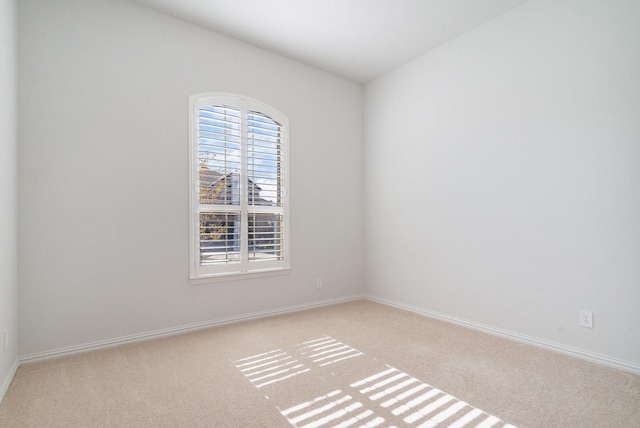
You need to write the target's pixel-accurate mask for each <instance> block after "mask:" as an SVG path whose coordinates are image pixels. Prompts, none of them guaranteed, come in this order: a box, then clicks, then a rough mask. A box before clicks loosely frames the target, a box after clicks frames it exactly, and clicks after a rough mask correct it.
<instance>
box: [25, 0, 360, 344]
mask: <svg viewBox="0 0 640 428" xmlns="http://www.w3.org/2000/svg"><path fill="white" fill-rule="evenodd" d="M19 36H20V38H19V40H20V46H19V47H20V87H19V89H20V95H19V100H20V121H19V136H20V153H19V173H20V187H19V191H20V202H19V214H20V224H19V233H20V248H19V256H20V262H19V279H20V307H19V309H20V315H19V317H20V318H19V321H20V355H30V354H34V353H39V352H45V351H50V350H55V349H60V348H63V347H68V346H74V345H81V344H86V343H90V342H93V341H99V340H105V339H111V338H118V337H122V336H125V335H130V334H139V333H144V332H149V331H154V330H160V329H167V328H172V327H176V326H182V325H188V324H191V323H198V322H205V321H209V320H217V319H220V318H224V317H229V316H235V315H239V314H248V313H252V312H256V311H265V310H271V309H277V308H283V307H288V306H295V305H301V304H307V303H310V302H317V301H322V300H325V299H336V298H341V297H345V296H350V295H353V294H357V293H360V292H361V287H362V264H363V261H362V256H361V255H360V253H361V251H360V250H361V248H362V200H363V199H362V198H363V197H362V176H363V174H362V87H361V85H358V84H356V83H353V82H350V81H348V80H345V79H342V78H339V77H336V76H334V75H331V74H328V73H325V72H322V71H319V70H316V69H314V68H311V67H308V66H306V65H303V64H301V63H298V62H295V61H292V60H289V59H286V58H283V57H280V56H277V55H275V54H272V53H269V52H267V51H264V50H261V49H257V48H255V47H252V46H249V45H245V44H242V43H240V42H237V41H234V40H232V39H230V38H226V37H223V36H221V35H217V34H215V33H212V32H210V31H206V30H204V29H202V28H200V27H197V26H194V25H191V24H187V23H185V22H182V21H179V20H177V19H174V18H172V17H169V16H166V15H163V14H160V13H157V12H154V11H152V10H150V9H146V8H144V7H142V6H139V5H136V4H133V3H129V2H125V1H94V0H58V1H55V2H51V1H49V0H24V1H20V5H19ZM206 91H225V92H236V93H241V94H246V95H249V96H251V97H254V98H257V99H259V100H261V101H264V102H266V103H268V104H271V105H272V106H274V107H275V108H276V109H278V110H280V111H282V112H283V113H284V114H286V115H287V116H288V117H289V120H290V126H291V132H290V143H291V149H290V156H291V160H290V168H291V219H292V220H291V229H292V231H291V239H292V240H291V252H292V259H291V261H292V267H293V271H292V273H291V274H290V275H287V276H279V277H272V278H268V279H260V280H242V281H230V282H226V283H217V284H210V285H197V286H192V285H189V283H188V279H187V278H188V274H189V269H188V268H189V261H188V253H189V249H188V182H187V180H188V114H187V113H188V112H187V108H188V99H187V97H188V96H189V95H190V94H194V93H200V92H206ZM316 276H322V277H323V282H324V286H323V288H322V289H320V290H317V289H316V288H315V282H314V281H315V277H316Z"/></svg>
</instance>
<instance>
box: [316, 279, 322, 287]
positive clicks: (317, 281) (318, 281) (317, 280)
mask: <svg viewBox="0 0 640 428" xmlns="http://www.w3.org/2000/svg"><path fill="white" fill-rule="evenodd" d="M316 288H322V278H320V277H317V278H316Z"/></svg>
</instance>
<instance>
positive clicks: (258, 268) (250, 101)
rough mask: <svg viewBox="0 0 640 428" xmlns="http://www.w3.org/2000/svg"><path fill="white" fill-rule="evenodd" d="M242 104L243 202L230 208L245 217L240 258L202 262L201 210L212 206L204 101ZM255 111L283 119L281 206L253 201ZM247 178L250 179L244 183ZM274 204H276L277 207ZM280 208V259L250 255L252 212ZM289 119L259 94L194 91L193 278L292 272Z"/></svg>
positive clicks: (191, 112)
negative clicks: (206, 192)
mask: <svg viewBox="0 0 640 428" xmlns="http://www.w3.org/2000/svg"><path fill="white" fill-rule="evenodd" d="M219 105H225V106H228V107H233V108H237V109H239V110H240V141H241V162H240V163H241V170H240V171H241V172H240V180H239V181H240V183H239V187H240V193H241V196H240V201H241V203H240V205H239V206H237V207H234V208H231V207H232V206H229V211H238V212H240V215H241V216H242V218H243V219H244V220H245V221H244V222H241V223H242V227H241V242H242V250H241V252H240V259H241V260H240V262H238V263H227V264H220V265H214V266H203V265H201V263H200V213H201V212H211V211H206V210H201V204H200V157H199V150H200V141H199V126H198V125H199V109H200V107H203V106H219ZM248 112H255V113H259V114H262V115H264V116H267V117H268V118H270V119H271V120H273V121H275V122H277V123H278V124H279V125H280V131H281V136H280V150H279V154H280V157H281V160H280V171H279V178H280V181H281V184H280V189H281V201H282V207H269V208H266V209H265V208H263V207H260V206H256V205H253V206H251V205H250V204H248V202H247V199H248V194H247V193H248V192H249V185H248V179H249V176H248V147H249V146H248V139H249V138H248V134H249V133H248V132H247V126H248V125H247V113H248ZM245 181H247V182H246V183H245ZM272 208H275V209H272ZM276 212H277V213H278V214H281V215H282V217H283V219H282V225H281V227H282V228H283V229H284V230H283V231H282V241H283V242H282V252H283V257H282V259H281V260H276V261H269V262H264V261H250V260H249V257H248V253H249V245H248V240H249V234H250V232H249V221H248V217H249V215H251V214H256V213H276ZM289 217H290V215H289V120H288V118H287V117H286V116H285V115H284V114H282V113H281V112H280V111H278V110H276V109H275V108H273V107H271V106H270V105H268V104H265V103H263V102H261V101H259V100H256V99H254V98H251V97H247V96H244V95H239V94H232V93H223V92H208V93H201V94H195V95H191V96H190V97H189V245H190V251H189V254H190V263H189V265H190V269H189V279H190V282H191V283H192V284H199V283H207V282H218V281H226V280H234V279H246V278H259V277H265V276H274V275H284V274H287V273H288V272H289V271H290V269H291V267H290V251H289V241H290V239H289V230H290V228H289Z"/></svg>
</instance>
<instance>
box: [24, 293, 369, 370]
mask: <svg viewBox="0 0 640 428" xmlns="http://www.w3.org/2000/svg"><path fill="white" fill-rule="evenodd" d="M363 298H364V296H362V295H353V296H347V297H340V298H336V299H328V300H321V301H316V302H311V303H305V304H302V305H295V306H288V307H284V308H278V309H269V310H266V311H260V312H254V313H250V314H245V315H235V316H230V317H225V318H219V319H215V320H210V321H204V322H199V323H194V324H187V325H182V326H178V327H172V328H167V329H163V330H155V331H149V332H146V333H140V334H132V335H129V336H122V337H116V338H113V339H107V340H99V341H97V342H91V343H85V344H81V345H75V346H69V347H65V348H58V349H53V350H50V351H44V352H36V353H33V354H27V355H21V356H19V357H18V364H22V363H27V362H35V361H42V360H47V359H50V358H56V357H64V356H67V355H72V354H77V353H80V352H87V351H95V350H98V349H103V348H109V347H113V346H118V345H124V344H127V343H135V342H141V341H143V340H150V339H158V338H161V337H166V336H172V335H175V334H180V333H187V332H191V331H196V330H202V329H205V328H210V327H216V326H221V325H225V324H231V323H237V322H242V321H250V320H255V319H260V318H266V317H271V316H276V315H282V314H287V313H292V312H299V311H303V310H306V309H313V308H319V307H322V306H328V305H334V304H337V303H344V302H351V301H354V300H362V299H363Z"/></svg>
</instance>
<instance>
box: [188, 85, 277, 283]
mask: <svg viewBox="0 0 640 428" xmlns="http://www.w3.org/2000/svg"><path fill="white" fill-rule="evenodd" d="M190 129H191V153H190V162H191V168H190V169H191V175H190V177H191V180H190V181H191V190H190V196H191V215H190V228H191V278H192V279H202V278H212V277H220V276H223V277H224V276H227V275H233V274H247V273H250V272H253V273H255V272H261V273H265V274H266V273H268V272H276V271H282V270H285V269H288V268H289V239H288V236H289V227H288V223H289V213H288V192H287V179H288V168H287V166H288V162H287V151H288V150H287V149H288V147H287V144H288V120H287V118H286V117H285V116H284V115H283V114H281V113H280V112H278V111H277V110H275V109H274V108H272V107H270V106H268V105H266V104H263V103H261V102H259V101H256V100H253V99H251V98H248V97H244V96H238V95H232V94H218V93H214V94H202V95H194V96H192V97H190Z"/></svg>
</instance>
